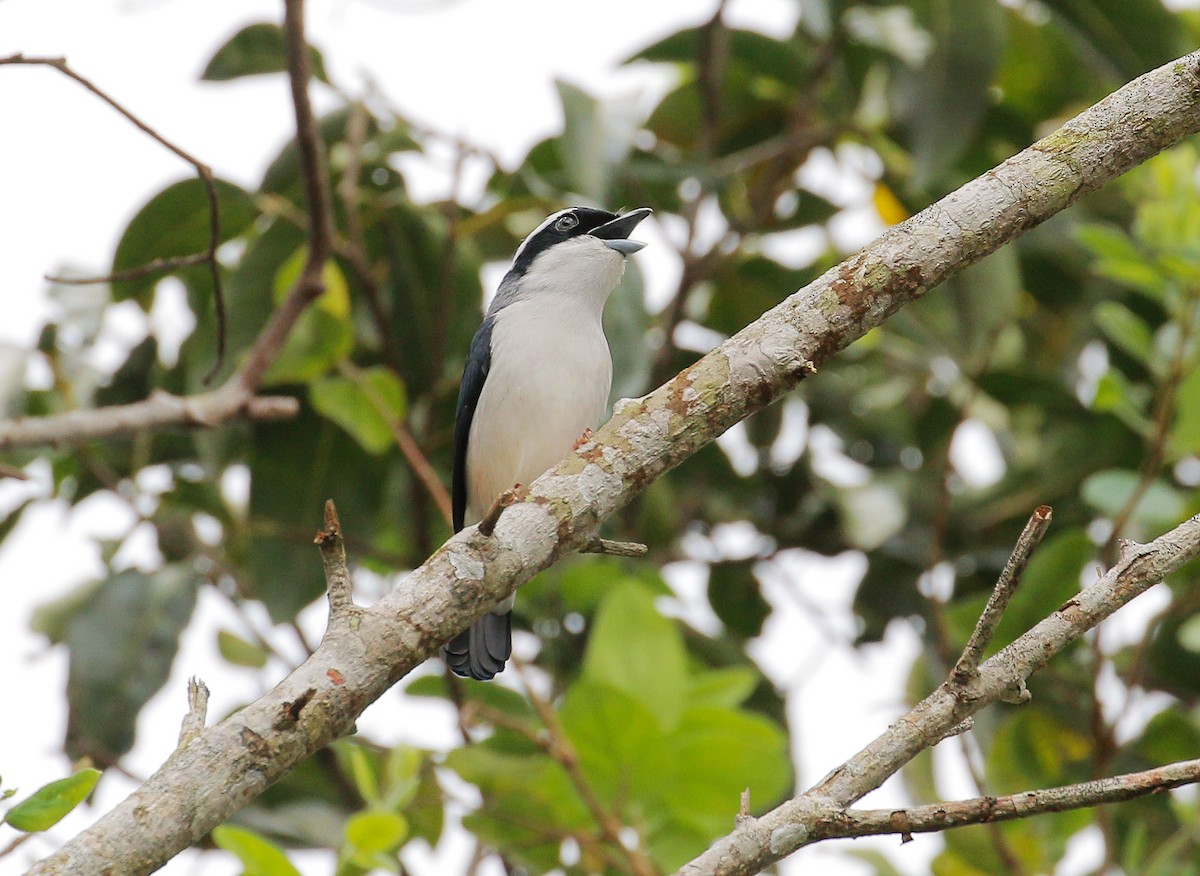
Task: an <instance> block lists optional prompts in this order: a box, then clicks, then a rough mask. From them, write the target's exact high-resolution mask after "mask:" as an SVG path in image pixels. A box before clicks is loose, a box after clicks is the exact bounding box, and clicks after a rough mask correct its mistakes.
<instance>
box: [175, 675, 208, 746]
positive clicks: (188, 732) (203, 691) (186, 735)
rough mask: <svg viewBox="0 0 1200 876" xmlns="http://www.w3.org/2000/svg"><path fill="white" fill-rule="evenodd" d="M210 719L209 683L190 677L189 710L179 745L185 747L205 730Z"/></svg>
mask: <svg viewBox="0 0 1200 876" xmlns="http://www.w3.org/2000/svg"><path fill="white" fill-rule="evenodd" d="M207 719H208V685H206V684H205V683H204V682H203V681H201V680H200V679H198V678H189V679H188V712H187V714H186V715H184V716H183V725H182V726H181V727H180V728H179V747H180V748H183V747H184V746H185V745H187V744H188V743H189V742H191V741H192V740H193V739H195V738H196V737H197V736H199V735H200V734H201V733H203V732H204V722H205V721H206V720H207Z"/></svg>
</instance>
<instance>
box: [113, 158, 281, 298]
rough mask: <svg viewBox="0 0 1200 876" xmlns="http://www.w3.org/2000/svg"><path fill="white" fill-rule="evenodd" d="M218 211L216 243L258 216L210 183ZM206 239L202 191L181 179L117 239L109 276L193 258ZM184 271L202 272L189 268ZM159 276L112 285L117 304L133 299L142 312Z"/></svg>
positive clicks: (231, 189) (208, 226) (234, 191)
mask: <svg viewBox="0 0 1200 876" xmlns="http://www.w3.org/2000/svg"><path fill="white" fill-rule="evenodd" d="M214 185H215V187H216V190H217V205H218V207H219V209H220V223H221V228H220V241H221V242H222V243H223V242H225V241H227V240H230V239H232V238H234V237H237V236H238V235H240V234H241V233H242V232H244V231H245V230H246V229H247V228H248V227H249V226H250V223H252V222H253V221H254V220H255V218H256V217H257V216H258V210H257V208H256V207H255V206H254V202H253V200H252V199H251V198H250V195H249V194H247V193H246V192H245V191H243V190H242V189H241V188H239V187H238V186H236V185H234V184H233V183H229V182H225V181H224V180H216V181H215V182H214ZM211 234H212V221H211V216H210V213H209V200H208V195H207V190H206V188H205V186H204V183H202V182H201V181H200V180H199V179H185V180H183V181H181V182H177V183H174V184H173V185H169V186H167V187H166V188H165V189H163V190H162V191H161V192H159V193H158V194H157V195H155V196H154V197H153V198H151V199H150V200H149V201H148V202H147V203H146V204H145V206H143V207H142V208H141V209H140V210H138V212H137V213H136V214H135V215H134V217H133V219H131V220H130V221H129V224H128V225H127V226H126V227H125V231H124V232H123V233H122V234H121V240H120V242H119V243H118V244H117V249H116V253H115V254H114V255H113V262H112V272H113V273H114V274H118V273H121V272H123V271H129V270H132V269H134V268H141V267H143V266H145V265H148V264H150V263H151V262H153V261H156V260H158V259H169V258H175V257H179V256H187V255H194V254H196V253H202V252H204V251H205V250H207V249H208V243H209V239H210V237H211ZM190 270H193V271H195V270H205V271H207V269H197V268H192V269H190ZM162 276H163V274H162V273H161V272H155V273H152V274H147V275H145V276H142V277H136V278H134V279H130V280H121V281H118V282H114V283H113V284H112V288H113V297H114V298H115V299H116V300H118V301H123V300H125V299H126V298H133V299H136V300H137V302H138V304H140V305H141V306H142V307H143V308H144V309H147V310H148V309H149V308H150V304H151V299H150V293H151V291H152V290H153V289H154V286H155V284H156V283H157V282H158V281H159V279H161V278H162Z"/></svg>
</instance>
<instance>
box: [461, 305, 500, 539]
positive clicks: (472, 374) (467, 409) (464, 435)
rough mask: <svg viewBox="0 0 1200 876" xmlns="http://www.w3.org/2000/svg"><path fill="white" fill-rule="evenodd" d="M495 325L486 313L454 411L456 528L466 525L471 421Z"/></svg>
mask: <svg viewBox="0 0 1200 876" xmlns="http://www.w3.org/2000/svg"><path fill="white" fill-rule="evenodd" d="M494 326H495V320H494V318H493V317H492V316H491V315H488V316H486V317H484V320H483V325H481V326H480V327H479V331H477V332H475V337H473V338H471V349H470V352H468V353H467V364H466V365H465V366H464V367H463V376H462V383H461V384H460V385H459V388H458V409H457V410H456V411H455V414H454V482H453V486H452V490H451V499H452V503H453V511H454V531H455V532H458V531H459V530H460V529H462V528H463V517H464V516H465V515H466V513H467V440H468V439H469V438H470V437H471V422H472V421H473V420H474V419H475V407H476V405H478V404H479V394H480V393H481V392H483V384H484V381H485V380H487V373H488V368H489V367H490V366H491V364H492V328H493V327H494Z"/></svg>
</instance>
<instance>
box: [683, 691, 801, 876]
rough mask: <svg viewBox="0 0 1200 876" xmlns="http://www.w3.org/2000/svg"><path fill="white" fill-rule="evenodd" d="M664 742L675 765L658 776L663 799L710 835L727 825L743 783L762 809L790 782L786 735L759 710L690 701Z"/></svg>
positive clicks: (789, 784)
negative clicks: (703, 704) (675, 728)
mask: <svg viewBox="0 0 1200 876" xmlns="http://www.w3.org/2000/svg"><path fill="white" fill-rule="evenodd" d="M667 746H668V748H669V750H670V751H671V753H672V756H671V762H672V767H673V770H672V772H671V773H669V774H668V775H667V776H664V777H663V780H662V785H663V799H664V802H665V804H666V805H667V807H668V808H669V809H670V810H671V812H672V814H673V815H674V817H675V818H676V819H677V820H678V821H679V822H681V823H683V824H689V825H692V826H694V827H696V828H698V829H700V830H702V831H704V832H705V833H707V834H708V835H709V836H714V837H715V836H719V835H720V834H722V833H724V832H725V830H727V829H728V828H727V825H728V824H729V820H730V819H731V818H733V817H734V816H736V815H737V808H738V797H739V795H740V794H741V792H742V790H744V789H745V788H749V789H750V799H751V801H752V802H753V805H754V808H755V810H756V811H761V810H765V809H768V808H770V807H771V806H772V805H774V804H775V803H777V802H779V799H780V798H781V797H782V796H783V794H784V792H785V791H786V790H787V789H788V788H789V787H790V786H791V779H792V772H791V766H790V764H789V760H788V746H787V737H786V736H785V735H784V733H783V731H782V730H780V728H779V727H778V726H776V725H775V724H774V723H773V722H772V721H770V720H768V719H767V718H764V717H763V716H761V715H755V714H751V713H750V712H745V711H741V710H733V709H725V708H714V707H711V706H693V707H690V708H688V709H687V711H686V712H684V714H683V718H682V720H681V721H680V723H679V727H678V728H677V730H676V731H675V733H674V734H672V736H671V738H670V739H669V740H668V741H667ZM699 851H700V850H699V849H697V850H696V852H697V853H698V852H699ZM682 863H684V862H683V861H672V862H668V866H669V867H671V868H674V867H677V866H680V865H681V864H682Z"/></svg>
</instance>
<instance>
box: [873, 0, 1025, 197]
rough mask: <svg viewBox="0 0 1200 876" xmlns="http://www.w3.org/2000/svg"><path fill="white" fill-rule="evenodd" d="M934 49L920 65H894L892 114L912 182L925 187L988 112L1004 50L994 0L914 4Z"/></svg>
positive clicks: (935, 0) (926, 0)
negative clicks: (907, 151) (905, 144)
mask: <svg viewBox="0 0 1200 876" xmlns="http://www.w3.org/2000/svg"><path fill="white" fill-rule="evenodd" d="M911 5H912V8H913V10H914V11H915V13H916V16H917V20H918V22H919V23H920V24H921V26H922V27H923V28H924V29H925V30H926V31H928V32H929V34H930V35H931V36H932V37H933V40H934V47H933V49H932V51H930V52H929V53H928V55H927V56H926V58H925V60H924V63H922V64H921V65H920V66H915V67H911V68H910V67H907V66H903V65H901V66H900V67H898V69H897V71H896V76H895V82H894V85H893V92H892V96H893V101H894V103H895V108H896V114H897V116H898V118H900V119H901V120H902V121H903V123H904V126H905V128H906V129H907V131H908V139H909V143H910V144H911V146H910V148H911V150H912V153H913V159H914V164H915V166H914V180H915V182H916V184H917V185H919V186H925V185H929V184H930V183H931V182H933V180H934V179H935V178H937V177H938V176H939V175H940V174H941V173H943V172H945V171H946V170H947V169H948V168H949V167H950V166H951V165H952V164H953V163H954V162H955V161H956V160H957V159H958V158H959V157H960V156H961V155H962V153H963V151H964V150H965V149H966V147H967V145H968V144H969V143H970V141H971V138H972V137H974V136H975V133H976V131H977V130H978V126H979V123H980V120H981V119H982V118H983V115H984V113H985V111H986V110H987V107H988V103H989V97H988V88H989V87H990V85H991V83H992V77H993V75H994V74H995V72H996V70H997V69H998V68H999V65H1000V59H1001V53H1002V50H1003V46H1004V25H1005V19H1004V11H1003V9H1002V8H1001V6H1000V4H998V3H996V2H994V0H914V2H913V3H912V4H911Z"/></svg>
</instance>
